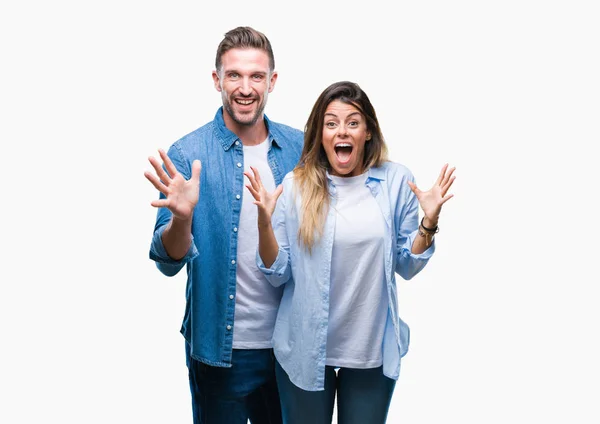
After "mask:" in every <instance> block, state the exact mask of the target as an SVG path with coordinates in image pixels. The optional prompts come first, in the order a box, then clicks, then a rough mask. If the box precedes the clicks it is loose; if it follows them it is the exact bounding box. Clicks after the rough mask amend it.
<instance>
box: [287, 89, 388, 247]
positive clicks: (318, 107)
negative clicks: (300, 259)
mask: <svg viewBox="0 0 600 424" xmlns="http://www.w3.org/2000/svg"><path fill="white" fill-rule="evenodd" d="M334 100H339V101H341V102H343V103H346V104H351V105H353V106H354V107H356V108H357V109H358V110H359V111H360V112H361V113H362V115H363V116H364V117H365V118H366V121H367V131H368V132H369V133H370V134H371V139H370V140H369V141H367V142H366V143H365V150H364V157H363V168H362V169H363V170H364V171H366V170H368V169H369V168H370V167H372V166H380V165H381V164H382V163H383V162H384V161H386V160H387V146H386V145H385V140H384V139H383V135H382V133H381V129H380V128H379V121H378V120H377V114H376V113H375V109H374V108H373V105H372V104H371V101H370V100H369V97H368V96H367V94H366V93H365V92H364V91H363V90H362V89H361V88H360V87H359V86H358V84H356V83H353V82H350V81H340V82H336V83H333V84H331V85H330V86H329V87H327V88H326V89H325V90H324V91H323V92H322V93H321V95H320V96H319V98H318V99H317V101H316V102H315V104H314V106H313V108H312V111H311V113H310V116H309V117H308V121H307V122H306V126H305V128H304V148H303V150H302V156H301V157H300V161H299V162H298V165H297V166H296V168H294V177H295V181H296V187H297V190H298V192H299V194H300V196H301V198H302V204H301V208H302V213H301V215H300V217H301V218H300V219H301V222H300V226H299V229H298V241H299V243H301V244H303V245H304V246H305V247H306V248H307V249H308V251H309V253H310V252H312V247H313V246H314V244H315V242H316V241H317V240H318V239H319V238H320V237H321V236H322V235H323V227H324V225H325V218H326V217H327V212H328V211H329V205H330V194H329V188H328V183H327V170H328V169H330V168H331V166H330V164H329V161H328V160H327V154H326V153H325V149H324V148H323V126H324V121H325V111H326V109H327V106H328V105H329V103H331V102H333V101H334Z"/></svg>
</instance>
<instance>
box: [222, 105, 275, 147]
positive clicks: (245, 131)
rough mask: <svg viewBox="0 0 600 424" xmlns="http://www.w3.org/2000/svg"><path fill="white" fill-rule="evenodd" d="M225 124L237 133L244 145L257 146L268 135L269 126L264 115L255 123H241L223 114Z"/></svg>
mask: <svg viewBox="0 0 600 424" xmlns="http://www.w3.org/2000/svg"><path fill="white" fill-rule="evenodd" d="M223 115H224V116H223V118H224V121H225V126H226V127H227V129H229V130H230V131H231V132H233V133H234V134H235V135H237V136H238V137H239V138H240V140H241V142H242V144H243V145H244V146H256V145H257V144H260V143H262V142H263V141H265V139H266V138H267V135H268V131H267V126H266V125H265V119H264V115H263V116H261V117H260V118H259V119H258V120H257V121H256V123H255V124H253V125H240V124H238V123H237V122H235V121H234V120H233V119H231V118H230V117H229V116H227V114H226V113H224V114H223Z"/></svg>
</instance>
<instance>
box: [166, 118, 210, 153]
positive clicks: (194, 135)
mask: <svg viewBox="0 0 600 424" xmlns="http://www.w3.org/2000/svg"><path fill="white" fill-rule="evenodd" d="M213 128H214V122H213V121H210V122H207V123H206V124H204V125H202V126H201V127H200V128H196V129H195V130H194V131H192V132H189V133H187V134H186V135H184V136H183V137H181V138H180V139H179V140H177V141H176V142H175V143H174V144H178V145H180V146H181V147H185V146H188V145H197V144H198V141H199V140H203V139H205V138H207V137H212V134H213Z"/></svg>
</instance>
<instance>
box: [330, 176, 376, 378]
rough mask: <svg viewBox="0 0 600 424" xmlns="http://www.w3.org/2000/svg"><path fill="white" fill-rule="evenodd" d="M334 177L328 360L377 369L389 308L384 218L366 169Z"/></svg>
mask: <svg viewBox="0 0 600 424" xmlns="http://www.w3.org/2000/svg"><path fill="white" fill-rule="evenodd" d="M331 179H332V181H333V183H334V184H335V187H336V198H337V202H336V205H335V214H336V219H335V233H334V238H333V250H332V259H331V283H330V287H329V327H328V332H327V360H326V364H327V365H331V366H336V367H347V368H376V367H378V366H380V365H382V363H383V360H382V343H383V333H384V329H385V323H386V317H387V311H388V299H387V294H386V285H385V274H384V263H383V258H384V255H383V249H384V247H383V246H384V240H385V237H386V235H385V221H384V219H383V214H382V212H381V209H380V208H379V205H378V204H377V201H376V200H375V198H374V197H373V195H372V194H371V192H370V190H369V188H368V187H367V186H366V184H365V182H366V180H367V173H364V174H362V175H358V176H355V177H336V176H333V175H332V176H331Z"/></svg>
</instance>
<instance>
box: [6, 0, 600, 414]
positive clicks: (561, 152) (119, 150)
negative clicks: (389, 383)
mask: <svg viewBox="0 0 600 424" xmlns="http://www.w3.org/2000/svg"><path fill="white" fill-rule="evenodd" d="M599 19H600V14H599V8H598V6H597V2H594V1H578V0H570V1H533V0H519V1H513V0H504V1H474V0H472V1H467V0H457V1H439V0H437V1H434V0H432V1H419V2H400V3H394V2H387V1H386V2H384V1H377V0H371V1H368V2H355V1H349V0H345V1H338V0H335V1H329V2H327V1H319V2H316V1H315V2H312V1H304V2H295V3H292V4H286V3H284V2H275V1H268V2H242V1H236V0H231V1H227V2H200V1H172V2H157V1H133V0H121V1H103V2H99V1H98V2H93V1H87V2H81V1H80V2H75V1H60V0H59V1H55V2H41V1H37V2H36V1H29V2H18V3H17V2H13V3H10V4H8V3H6V2H5V3H3V5H2V6H1V7H0V35H1V37H0V46H1V50H0V55H1V58H2V62H3V65H2V66H0V75H1V78H0V107H1V109H0V112H1V117H2V118H1V121H2V123H1V125H0V131H1V134H0V140H1V142H2V154H1V157H2V161H1V162H2V171H3V172H2V176H3V178H2V182H3V184H2V188H3V190H2V197H1V200H0V201H1V202H2V205H1V206H2V208H1V213H2V217H3V219H2V221H3V223H4V226H3V230H2V236H1V238H0V240H2V243H1V245H2V253H1V255H0V260H1V265H2V266H1V268H0V269H1V271H0V273H1V274H0V278H1V284H0V328H1V332H0V340H1V342H2V348H1V349H0V389H1V393H0V405H1V406H0V422H2V423H6V424H13V423H15V424H16V423H42V422H43V423H61V424H67V423H78V424H79V423H90V424H95V423H102V424H105V423H119V424H121V423H170V424H176V423H189V422H191V407H190V398H189V389H188V381H187V370H186V368H185V360H184V340H183V337H182V336H181V335H180V333H179V328H180V325H181V319H182V317H183V312H184V304H185V293H184V287H185V272H181V273H180V274H178V275H177V276H175V277H173V278H167V277H165V276H163V275H162V274H160V272H159V271H158V270H157V269H156V267H155V265H154V263H153V262H152V261H150V260H149V258H148V248H149V246H150V240H151V236H152V230H153V226H154V219H155V214H156V210H155V209H154V208H152V207H151V206H150V202H151V200H153V199H154V198H155V197H156V196H157V192H156V190H155V189H154V187H152V186H151V184H150V183H149V182H148V181H147V180H146V179H145V178H144V176H143V173H144V171H146V170H150V169H151V167H150V165H149V163H148V160H147V158H148V156H151V155H156V154H157V149H159V148H163V149H167V148H168V147H169V146H170V145H171V143H173V142H174V141H176V140H177V139H178V138H180V137H181V136H183V135H185V134H187V133H189V132H191V131H193V130H195V129H196V128H198V127H200V126H201V125H203V124H204V123H206V122H207V121H209V120H211V119H212V118H213V116H214V114H215V112H216V109H217V108H218V107H219V106H220V104H221V99H220V95H219V93H217V92H216V91H215V89H214V88H213V83H212V79H211V71H212V70H213V68H214V58H215V51H216V47H217V45H218V43H219V41H220V40H221V39H222V37H223V35H224V33H225V32H226V31H228V30H229V29H231V28H233V27H235V26H238V25H251V26H254V27H255V28H256V29H258V30H260V31H263V32H265V33H266V34H267V36H268V37H269V38H270V40H271V42H272V44H273V48H274V51H275V57H276V68H277V70H278V71H279V80H278V81H277V85H276V87H275V90H274V91H273V93H272V94H271V95H270V97H269V102H268V105H267V109H266V113H267V115H268V116H269V118H271V119H272V120H275V121H278V122H283V123H287V124H289V125H292V126H295V127H297V128H303V127H304V124H305V122H306V119H307V117H308V113H309V112H310V109H311V107H312V105H313V103H314V101H315V100H316V98H317V96H318V94H319V93H320V92H321V91H322V90H323V89H324V88H325V87H326V86H328V85H329V84H330V83H332V82H334V81H339V80H352V81H354V82H357V83H359V84H360V85H361V86H362V87H363V88H364V89H365V90H366V92H367V93H368V95H369V96H370V98H371V101H372V102H373V104H374V106H375V108H376V110H377V113H378V116H379V119H380V123H381V126H382V129H383V133H384V136H385V137H386V140H387V143H388V146H389V149H390V156H391V159H393V160H395V161H398V162H401V163H403V164H405V165H407V166H408V167H409V168H410V169H411V171H412V172H413V173H414V175H415V177H416V179H417V183H418V184H419V186H420V187H422V188H424V189H426V188H428V187H429V186H430V185H431V184H432V183H433V182H434V180H435V178H436V177H437V175H438V173H439V170H440V168H441V166H442V165H443V164H444V163H449V164H450V165H451V166H456V168H457V170H456V176H457V179H456V182H455V184H454V186H453V189H452V192H453V193H454V194H455V197H454V198H453V199H452V200H450V201H449V202H448V203H447V204H446V205H445V206H444V209H443V212H442V216H441V220H440V228H441V230H440V233H439V234H438V236H437V237H436V239H437V241H436V243H437V251H436V254H435V255H434V257H433V258H432V260H431V261H430V263H429V264H428V266H427V267H426V268H425V270H424V271H423V272H422V273H420V274H419V275H418V276H416V277H415V278H414V279H413V280H411V281H408V282H407V281H404V280H402V279H401V278H399V279H398V285H399V289H398V292H399V302H400V315H401V317H402V318H403V319H404V320H405V321H406V322H407V323H408V324H409V326H410V327H411V346H410V351H409V353H408V354H407V356H405V358H404V359H403V362H402V372H401V376H400V380H399V381H398V383H397V386H396V390H395V393H394V397H393V400H392V405H391V409H390V413H389V420H388V422H390V423H411V424H417V423H434V422H452V423H462V424H466V423H477V424H480V423H490V424H492V423H539V422H544V423H578V424H584V423H598V422H600V410H599V409H598V398H599V395H600V383H599V382H600V367H599V365H598V358H599V357H600V347H599V342H598V334H599V331H598V327H599V324H600V313H599V311H598V310H599V308H598V305H597V304H598V300H599V299H600V296H599V295H598V289H597V286H598V283H600V278H598V277H599V275H598V271H597V269H598V266H597V264H598V260H599V258H598V253H599V249H598V247H597V240H598V235H599V232H598V229H597V228H598V223H597V221H598V192H599V190H598V176H597V169H598V166H597V157H598V156H599V155H598V153H597V149H598V144H599V141H600V129H599V127H600V125H599V118H600V100H599V99H600V84H599V78H598V76H599V75H600V58H599V52H600V42H599V40H600V31H599V26H598V22H599Z"/></svg>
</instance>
